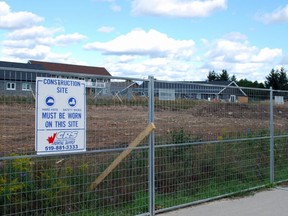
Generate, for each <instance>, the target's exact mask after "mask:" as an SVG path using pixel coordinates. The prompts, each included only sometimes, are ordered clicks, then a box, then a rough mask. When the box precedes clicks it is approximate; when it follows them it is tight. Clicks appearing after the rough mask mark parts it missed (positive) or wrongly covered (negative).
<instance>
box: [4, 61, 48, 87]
mask: <svg viewBox="0 0 288 216" xmlns="http://www.w3.org/2000/svg"><path fill="white" fill-rule="evenodd" d="M7 68H9V69H7ZM10 68H11V69H10ZM15 69H18V70H15ZM24 69H25V70H24ZM30 69H31V70H30ZM37 76H45V77H48V76H49V74H48V73H47V72H46V71H45V70H43V67H42V66H41V65H29V64H26V63H17V62H6V61H0V80H7V81H8V80H11V81H26V82H31V81H35V80H36V77H37Z"/></svg>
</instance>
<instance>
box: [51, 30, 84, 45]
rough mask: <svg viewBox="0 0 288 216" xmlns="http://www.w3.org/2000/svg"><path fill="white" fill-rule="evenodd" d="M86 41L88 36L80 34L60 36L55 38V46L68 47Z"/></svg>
mask: <svg viewBox="0 0 288 216" xmlns="http://www.w3.org/2000/svg"><path fill="white" fill-rule="evenodd" d="M84 39H86V36H84V35H82V34H80V33H73V34H66V35H59V36H57V37H56V38H55V40H54V44H55V45H67V44H72V43H77V42H80V41H82V40H84Z"/></svg>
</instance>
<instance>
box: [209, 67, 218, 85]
mask: <svg viewBox="0 0 288 216" xmlns="http://www.w3.org/2000/svg"><path fill="white" fill-rule="evenodd" d="M217 78H218V75H217V74H216V73H215V71H214V70H213V71H209V74H208V76H207V79H208V81H209V82H211V81H215V80H217Z"/></svg>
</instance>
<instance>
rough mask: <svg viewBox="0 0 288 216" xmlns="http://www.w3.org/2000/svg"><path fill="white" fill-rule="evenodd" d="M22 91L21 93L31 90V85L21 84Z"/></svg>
mask: <svg viewBox="0 0 288 216" xmlns="http://www.w3.org/2000/svg"><path fill="white" fill-rule="evenodd" d="M22 90H23V91H30V90H31V84H30V83H22Z"/></svg>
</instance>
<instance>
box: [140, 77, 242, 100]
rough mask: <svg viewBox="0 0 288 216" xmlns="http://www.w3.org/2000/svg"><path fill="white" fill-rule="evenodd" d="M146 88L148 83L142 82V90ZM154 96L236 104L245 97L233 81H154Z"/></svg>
mask: <svg viewBox="0 0 288 216" xmlns="http://www.w3.org/2000/svg"><path fill="white" fill-rule="evenodd" d="M145 88H148V82H143V84H142V89H145ZM154 92H155V96H156V97H159V98H163V99H164V100H165V98H167V99H169V98H170V100H172V99H173V100H174V99H175V98H186V99H198V100H202V99H203V100H225V101H231V102H236V101H237V100H238V99H239V98H241V97H247V95H246V93H245V92H244V91H243V90H242V89H241V88H240V87H239V86H238V85H237V84H236V83H235V82H234V81H213V82H202V81H195V82H194V81H193V82H181V81H179V82H169V81H167V82H165V81H158V80H155V82H154Z"/></svg>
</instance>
